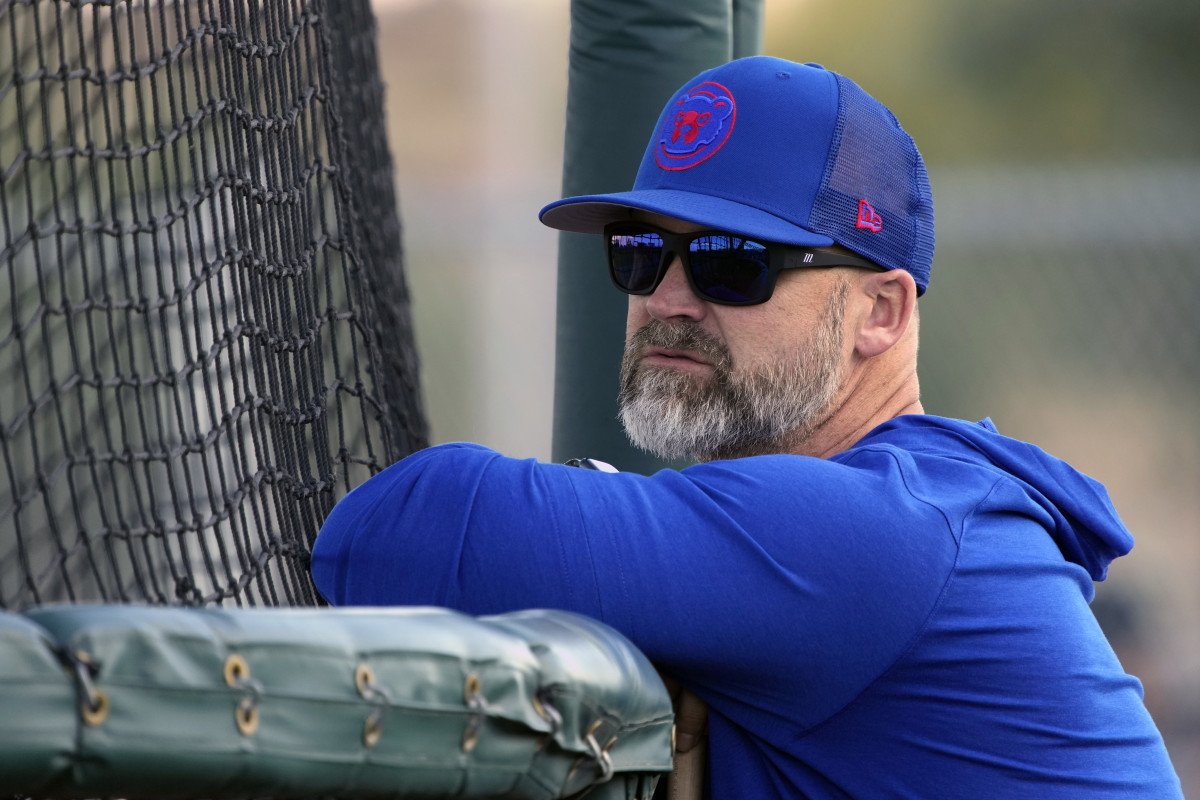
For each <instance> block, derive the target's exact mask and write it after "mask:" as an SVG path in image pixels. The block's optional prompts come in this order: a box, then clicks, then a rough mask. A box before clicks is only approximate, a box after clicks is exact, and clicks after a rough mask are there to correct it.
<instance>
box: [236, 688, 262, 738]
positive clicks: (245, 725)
mask: <svg viewBox="0 0 1200 800" xmlns="http://www.w3.org/2000/svg"><path fill="white" fill-rule="evenodd" d="M234 719H235V720H236V722H237V729H238V732H239V733H240V734H242V736H253V735H254V732H255V731H256V730H258V706H257V705H256V704H255V702H254V700H253V699H252V698H250V697H243V698H242V700H241V702H239V703H238V707H237V712H236V713H235V714H234Z"/></svg>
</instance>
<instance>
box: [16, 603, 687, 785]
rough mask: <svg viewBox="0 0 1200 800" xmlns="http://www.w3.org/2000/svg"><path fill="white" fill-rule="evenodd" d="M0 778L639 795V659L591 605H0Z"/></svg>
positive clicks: (668, 718) (649, 694)
mask: <svg viewBox="0 0 1200 800" xmlns="http://www.w3.org/2000/svg"><path fill="white" fill-rule="evenodd" d="M0 716H2V717H3V719H2V720H0V786H2V787H4V790H5V791H6V792H10V793H15V794H19V795H30V796H34V797H39V796H53V797H55V798H70V797H80V798H82V797H97V796H118V797H123V798H128V799H129V800H138V798H156V799H157V800H167V799H168V798H187V797H192V798H195V797H203V798H233V797H250V796H256V797H257V796H263V795H275V796H289V797H290V796H297V795H306V796H314V795H337V796H339V797H343V798H373V797H393V798H452V797H461V798H476V797H491V796H496V795H503V796H505V797H514V798H566V797H576V796H581V795H582V794H586V796H587V797H588V798H596V799H597V800H618V798H620V799H621V800H633V798H649V797H650V796H651V794H652V793H653V789H654V785H655V783H656V781H657V778H658V776H659V775H661V774H662V773H664V772H668V771H669V770H670V769H671V729H672V722H673V718H672V712H671V702H670V698H669V696H668V695H667V691H666V689H665V687H664V686H663V684H662V681H661V680H660V678H659V677H658V674H657V673H656V672H655V670H654V668H653V666H651V664H650V663H649V661H647V660H646V658H645V656H643V655H642V654H641V653H640V652H638V651H637V649H635V648H634V647H633V645H631V644H630V643H629V642H628V640H626V639H625V638H623V637H622V636H621V635H620V634H618V633H616V632H615V631H613V630H612V629H611V628H608V627H607V626H605V625H603V624H601V623H599V622H596V621H595V620H591V619H588V618H586V617H581V616H578V615H575V614H570V613H567V612H561V611H523V612H516V613H511V614H504V615H499V616H493V617H480V618H475V617H469V616H465V615H462V614H458V613H455V612H452V611H448V610H444V609H435V608H396V609H239V610H223V609H180V608H149V607H141V606H128V605H121V606H109V605H92V606H88V605H83V606H46V607H41V608H37V609H32V610H30V611H27V612H25V614H24V615H16V614H7V613H5V614H0Z"/></svg>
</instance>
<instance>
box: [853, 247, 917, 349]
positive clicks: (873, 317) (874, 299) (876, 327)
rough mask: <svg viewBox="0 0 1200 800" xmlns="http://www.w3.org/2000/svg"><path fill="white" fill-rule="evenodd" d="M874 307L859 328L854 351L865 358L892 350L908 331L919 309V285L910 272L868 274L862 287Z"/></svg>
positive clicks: (895, 271) (895, 270) (898, 270)
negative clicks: (914, 314)
mask: <svg viewBox="0 0 1200 800" xmlns="http://www.w3.org/2000/svg"><path fill="white" fill-rule="evenodd" d="M862 291H863V293H864V294H866V296H867V298H868V300H869V302H870V307H869V308H868V310H867V314H866V316H865V317H864V318H863V321H862V322H861V323H860V325H859V327H858V331H857V333H856V335H855V339H854V349H855V351H856V352H857V353H858V354H859V355H860V356H862V357H863V358H874V357H875V356H877V355H880V354H882V353H886V352H887V351H888V350H890V349H891V348H892V347H893V346H894V345H895V344H896V343H897V342H898V341H900V339H901V337H903V336H904V332H905V331H907V330H908V326H909V323H910V322H911V321H912V317H913V313H914V312H915V311H916V307H917V284H916V281H914V280H913V277H912V275H910V274H909V273H908V272H907V271H906V270H902V269H894V270H891V271H890V272H877V273H870V274H868V276H867V278H866V280H865V281H864V282H863V284H862Z"/></svg>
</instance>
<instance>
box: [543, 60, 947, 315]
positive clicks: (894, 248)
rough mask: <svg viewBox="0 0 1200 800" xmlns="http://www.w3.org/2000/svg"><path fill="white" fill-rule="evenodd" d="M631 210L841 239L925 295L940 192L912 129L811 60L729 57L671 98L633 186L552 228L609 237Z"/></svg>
mask: <svg viewBox="0 0 1200 800" xmlns="http://www.w3.org/2000/svg"><path fill="white" fill-rule="evenodd" d="M634 209H639V210H642V211H652V212H656V213H659V214H665V215H667V216H671V217H676V218H678V219H682V220H686V221H688V222H692V223H695V224H697V225H704V226H706V227H712V228H716V229H719V230H723V231H727V232H729V233H735V234H738V235H740V236H747V237H753V238H758V239H765V240H768V241H772V242H780V243H783V244H794V245H800V246H807V247H828V246H830V245H833V244H839V245H841V246H843V247H846V248H848V249H850V250H852V251H854V252H855V253H858V254H859V255H861V256H862V257H864V258H867V259H869V260H871V261H873V262H875V263H876V264H879V265H880V266H882V267H886V268H888V269H904V270H908V272H910V273H911V274H912V276H913V278H914V279H915V281H916V284H917V291H918V293H919V294H924V292H925V288H926V287H927V286H928V284H929V270H930V266H931V264H932V262H933V246H934V235H933V195H932V192H931V190H930V187H929V176H928V174H927V173H926V171H925V162H924V161H922V159H921V154H920V153H919V152H918V151H917V147H916V145H915V144H914V143H913V140H912V137H911V136H909V135H908V134H907V133H905V131H904V129H903V128H901V127H900V123H899V122H897V121H896V117H895V116H894V115H893V114H892V112H891V111H889V110H888V109H887V108H886V107H885V106H884V105H883V104H882V103H880V102H879V101H877V100H875V99H874V98H873V97H871V96H870V95H868V94H867V93H866V92H864V91H863V90H862V89H861V88H859V87H858V85H857V84H855V83H854V82H853V81H851V80H850V79H849V78H846V77H844V76H842V75H838V74H837V73H834V72H830V71H828V70H826V69H824V68H823V67H821V66H819V65H816V64H797V63H794V62H792V61H785V60H783V59H779V58H771V57H768V56H752V57H749V58H741V59H737V60H736V61H730V62H729V63H727V64H723V65H721V66H719V67H716V68H715V69H711V70H708V71H706V72H703V73H701V74H700V75H698V76H696V77H695V78H693V79H692V80H691V81H689V82H688V83H687V84H685V85H684V86H683V88H681V89H680V90H679V91H678V92H676V93H675V95H674V96H673V97H671V99H670V101H668V103H667V105H666V108H664V109H663V112H662V115H661V116H660V117H659V119H658V124H657V125H656V127H655V129H654V134H653V136H652V137H651V138H650V143H649V145H648V146H647V147H646V153H645V155H644V156H643V157H642V163H641V166H640V167H639V168H638V173H637V178H636V179H635V180H634V183H633V189H632V190H631V191H628V192H613V193H610V194H593V195H582V196H579V197H568V198H565V199H563V200H558V201H556V202H553V203H551V204H550V205H548V206H546V207H545V208H543V209H542V210H541V213H540V214H539V215H538V218H539V219H540V220H541V221H542V222H543V223H544V224H546V225H548V226H549V227H551V228H557V229H559V230H564V231H574V232H577V233H602V232H603V229H604V226H605V225H606V224H608V223H610V222H616V221H620V220H624V219H628V218H629V217H630V215H631V214H632V211H633V210H634Z"/></svg>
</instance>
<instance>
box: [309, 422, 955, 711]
mask: <svg viewBox="0 0 1200 800" xmlns="http://www.w3.org/2000/svg"><path fill="white" fill-rule="evenodd" d="M898 471H899V465H898V464H897V462H896V459H895V456H894V455H893V454H889V453H885V452H880V453H875V454H863V455H861V456H859V457H858V458H856V459H855V466H853V467H850V466H847V465H844V464H838V463H834V462H830V461H823V460H819V459H812V458H805V457H799V456H764V457H759V458H750V459H739V460H738V461H732V462H714V463H712V464H704V465H697V466H694V467H690V468H688V469H686V470H683V471H680V472H677V471H672V470H664V471H662V472H659V473H657V474H656V475H653V476H649V477H646V476H641V475H636V474H632V473H617V474H611V473H604V472H597V471H591V470H580V469H573V468H570V467H566V466H561V465H554V464H540V463H537V462H536V461H532V460H516V459H511V458H506V457H503V456H501V455H499V454H498V453H495V452H494V451H492V450H489V449H487V448H484V447H480V446H478V445H466V444H454V445H442V446H438V447H434V448H430V449H428V450H424V451H422V452H420V453H417V454H415V455H413V456H410V457H409V458H407V459H405V460H403V461H401V462H399V463H397V464H395V465H393V466H392V467H390V468H389V469H387V470H385V471H384V472H382V473H380V474H379V475H377V476H375V477H374V478H372V479H371V480H369V481H367V482H366V483H365V484H363V485H362V486H360V487H359V488H358V489H356V490H354V491H353V492H351V493H350V494H349V495H347V496H346V498H344V499H343V500H342V501H341V502H340V503H339V504H338V505H337V507H336V508H335V509H334V511H333V513H332V514H331V515H330V517H329V519H328V520H327V521H326V523H325V526H324V527H323V529H322V530H321V533H320V535H319V536H318V538H317V542H316V545H315V547H314V549H313V566H312V571H313V577H314V579H315V581H316V584H317V586H318V588H319V589H320V591H321V592H322V594H323V595H324V596H325V597H326V598H327V599H328V600H329V601H330V602H332V603H334V604H338V605H347V604H353V605H380V604H388V605H438V606H446V607H451V608H455V609H457V610H460V611H463V612H466V613H471V614H487V613H500V612H504V611H510V610H515V609H519V608H531V607H552V608H561V609H565V610H569V611H575V612H578V613H583V614H587V615H589V616H592V617H595V618H597V619H600V620H602V621H604V622H606V623H607V624H609V625H612V626H613V627H615V628H616V629H618V630H620V631H621V632H622V633H624V634H625V635H626V636H628V637H629V638H630V639H631V640H632V641H633V642H634V644H636V645H637V646H638V647H639V648H641V649H642V650H643V651H644V652H645V653H646V654H647V655H648V656H649V657H650V658H651V659H652V660H654V661H656V662H657V663H659V664H660V666H663V667H664V668H666V669H668V670H670V671H672V672H673V673H674V674H676V675H677V676H678V677H680V678H681V679H686V680H687V681H688V682H689V683H690V685H691V686H693V687H697V688H699V689H700V690H701V691H703V689H704V687H709V688H710V689H711V693H710V696H709V697H706V699H707V700H709V702H710V704H711V703H712V702H714V701H716V702H718V703H719V702H720V699H719V697H717V696H716V694H717V693H719V692H731V691H733V692H743V693H747V692H748V693H751V694H755V695H757V702H756V703H755V705H758V706H760V707H764V708H770V707H771V704H772V703H773V702H777V701H780V700H782V699H783V697H782V695H783V694H784V693H786V694H787V695H788V696H789V697H790V700H789V702H788V705H789V706H791V707H793V708H794V707H795V701H796V697H795V696H796V695H797V694H799V695H801V696H802V698H803V696H804V695H806V694H807V695H811V697H809V698H808V700H807V702H806V703H805V707H806V708H807V709H809V712H810V713H811V715H812V718H811V719H810V720H808V722H809V723H815V722H816V721H819V719H821V718H822V717H823V715H824V714H828V713H832V711H833V710H836V708H837V707H840V705H839V704H841V703H844V702H846V701H848V699H850V698H851V697H853V696H854V694H855V693H856V692H857V691H859V690H861V688H862V687H863V686H865V685H866V684H867V683H869V682H870V681H871V680H873V679H874V678H875V677H877V676H878V675H879V674H880V673H881V672H882V671H883V670H885V669H886V668H887V667H888V666H889V665H890V664H891V663H892V662H893V661H894V660H895V659H896V658H897V657H898V655H899V654H900V653H901V652H902V651H903V649H904V647H905V646H906V644H907V643H908V642H909V641H911V640H912V639H913V638H914V637H915V636H916V634H917V633H918V632H919V630H920V628H921V625H922V624H923V623H924V620H925V619H926V617H927V616H928V614H929V613H930V610H931V609H932V608H933V606H934V605H935V603H936V600H937V597H938V595H939V593H940V592H941V589H942V586H943V584H944V582H945V580H946V578H947V576H948V575H949V573H950V571H951V569H952V566H953V561H954V555H955V543H954V537H953V536H952V535H951V534H950V533H949V532H948V523H947V521H946V519H945V518H944V516H943V515H942V513H941V512H940V511H938V510H937V509H934V508H932V507H931V506H928V505H926V504H924V503H922V502H921V501H919V500H916V499H914V498H913V497H912V496H911V494H909V493H908V492H907V490H906V489H905V484H904V481H903V480H902V479H899V477H898ZM783 674H786V675H788V676H789V679H788V681H787V682H786V684H787V685H786V686H783V685H780V681H779V680H778V678H779V676H780V675H783ZM702 696H703V695H702Z"/></svg>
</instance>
